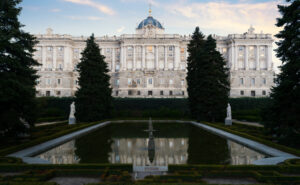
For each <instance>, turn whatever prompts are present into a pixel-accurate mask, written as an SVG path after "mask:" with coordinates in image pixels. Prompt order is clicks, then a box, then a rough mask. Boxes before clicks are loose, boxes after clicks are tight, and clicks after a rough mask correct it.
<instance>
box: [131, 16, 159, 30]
mask: <svg viewBox="0 0 300 185" xmlns="http://www.w3.org/2000/svg"><path fill="white" fill-rule="evenodd" d="M147 25H153V26H155V27H157V28H160V29H164V28H163V26H162V25H161V24H160V22H159V21H158V20H156V19H154V18H153V17H152V16H151V15H150V16H148V17H147V19H144V20H143V21H142V22H141V23H140V24H139V25H138V27H137V29H142V28H144V27H145V26H147Z"/></svg>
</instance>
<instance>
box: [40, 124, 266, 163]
mask: <svg viewBox="0 0 300 185" xmlns="http://www.w3.org/2000/svg"><path fill="white" fill-rule="evenodd" d="M153 127H154V130H155V132H153V136H154V137H153V138H154V143H155V149H154V151H152V152H153V153H152V154H150V159H151V160H149V150H148V149H149V147H148V144H149V137H148V133H147V132H145V130H146V129H147V128H148V124H147V123H113V124H110V125H107V126H105V127H103V128H101V129H98V130H96V131H94V132H91V133H88V134H86V135H84V136H81V137H79V138H76V139H74V140H71V141H69V142H67V143H65V144H62V145H60V146H57V147H55V148H53V149H51V150H48V151H46V152H44V153H42V154H39V155H37V156H36V157H39V158H42V159H45V160H48V161H50V162H51V163H53V164H76V163H111V164H134V165H135V166H145V165H150V164H151V165H159V166H165V165H168V164H232V165H238V164H251V162H252V161H255V160H258V159H261V158H265V157H266V155H264V154H262V153H259V152H256V151H254V150H252V149H250V148H247V147H245V146H243V145H240V144H238V143H236V142H233V141H230V140H227V139H224V138H222V137H220V136H217V135H214V134H212V133H209V132H207V131H205V130H202V129H200V128H198V127H195V126H193V125H190V124H182V123H153ZM152 142H153V141H152ZM152 142H150V144H151V143H152ZM150 161H153V162H152V163H151V162H150Z"/></svg>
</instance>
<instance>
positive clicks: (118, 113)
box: [37, 97, 270, 122]
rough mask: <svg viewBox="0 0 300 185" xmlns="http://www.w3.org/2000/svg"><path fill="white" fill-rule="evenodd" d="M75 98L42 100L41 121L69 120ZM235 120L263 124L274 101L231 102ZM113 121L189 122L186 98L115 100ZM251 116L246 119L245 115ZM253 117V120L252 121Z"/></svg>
mask: <svg viewBox="0 0 300 185" xmlns="http://www.w3.org/2000/svg"><path fill="white" fill-rule="evenodd" d="M72 101H74V97H63V98H57V97H40V98H37V103H38V109H39V112H38V115H37V116H38V121H40V122H41V121H57V120H64V119H67V118H68V115H69V110H70V104H71V103H72ZM229 102H230V104H231V107H232V112H233V117H236V118H238V119H245V120H248V121H259V120H260V110H261V109H262V108H264V106H265V105H266V104H268V103H269V102H270V98H230V99H229ZM113 107H114V110H113V117H119V118H120V117H122V118H123V117H144V118H145V117H150V116H151V117H154V118H163V117H169V118H189V117H190V115H189V106H188V99H186V98H114V101H113ZM242 111H244V113H245V111H246V112H248V113H247V114H248V117H246V116H245V115H244V114H243V112H242ZM249 116H250V117H249Z"/></svg>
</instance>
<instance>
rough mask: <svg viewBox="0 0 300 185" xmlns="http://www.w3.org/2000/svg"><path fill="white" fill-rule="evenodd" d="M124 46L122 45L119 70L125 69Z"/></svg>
mask: <svg viewBox="0 0 300 185" xmlns="http://www.w3.org/2000/svg"><path fill="white" fill-rule="evenodd" d="M123 50H124V49H123V46H121V47H120V67H119V71H123V62H124V59H123V57H124V52H123Z"/></svg>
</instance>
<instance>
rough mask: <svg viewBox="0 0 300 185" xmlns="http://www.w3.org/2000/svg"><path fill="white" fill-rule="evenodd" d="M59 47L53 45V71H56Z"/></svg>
mask: <svg viewBox="0 0 300 185" xmlns="http://www.w3.org/2000/svg"><path fill="white" fill-rule="evenodd" d="M56 51H57V47H56V46H53V58H52V59H53V61H52V62H53V66H52V71H56V58H57V52H56Z"/></svg>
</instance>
